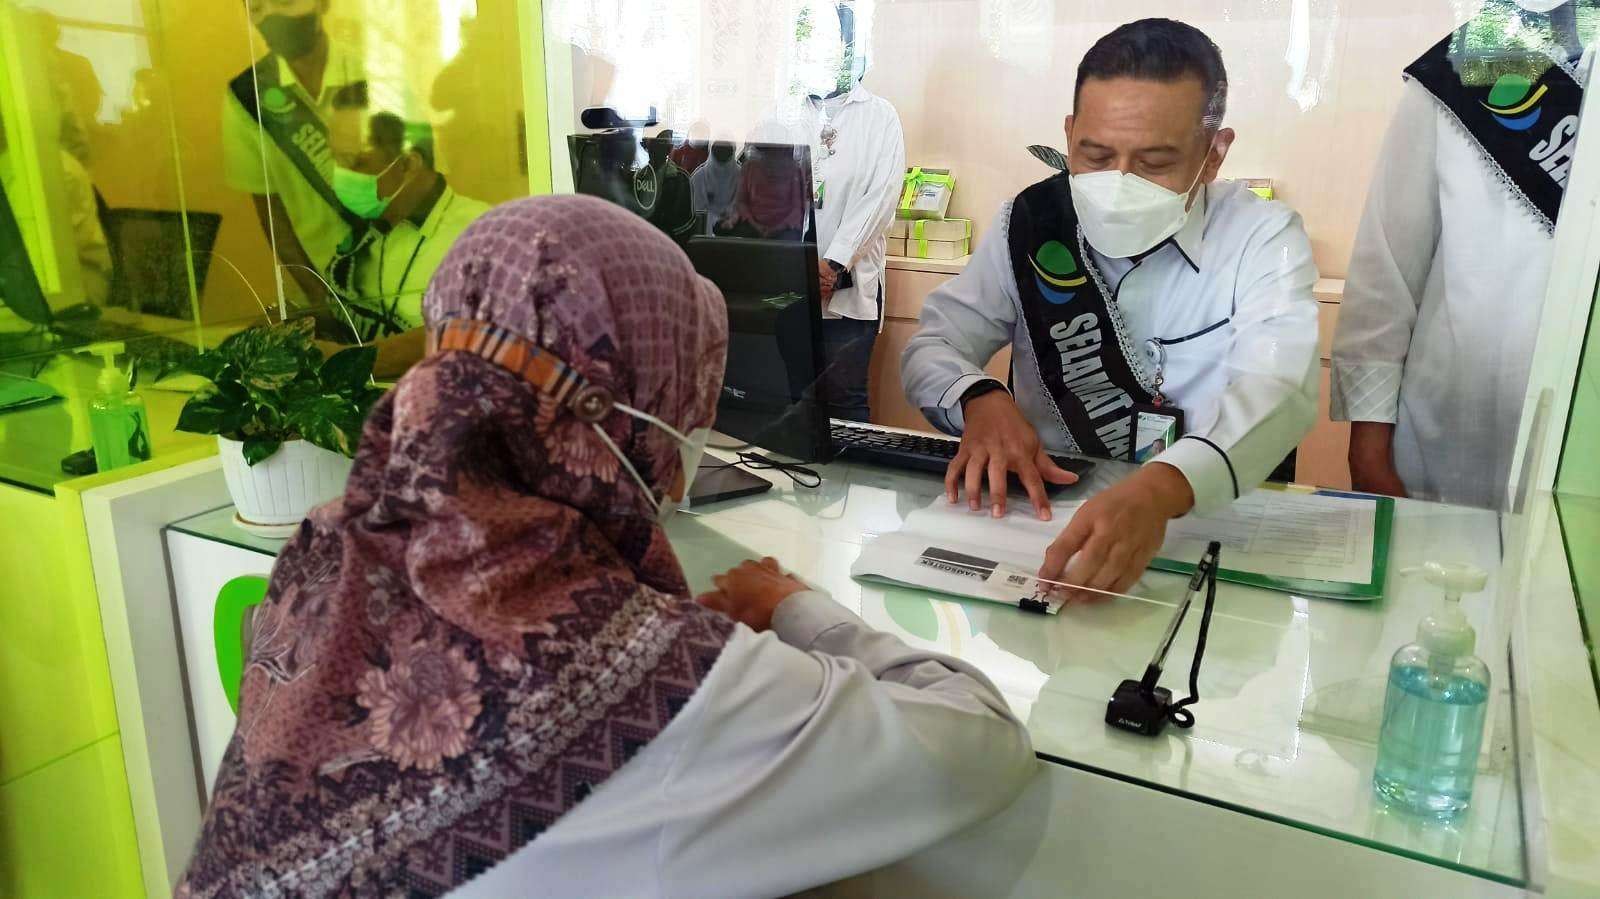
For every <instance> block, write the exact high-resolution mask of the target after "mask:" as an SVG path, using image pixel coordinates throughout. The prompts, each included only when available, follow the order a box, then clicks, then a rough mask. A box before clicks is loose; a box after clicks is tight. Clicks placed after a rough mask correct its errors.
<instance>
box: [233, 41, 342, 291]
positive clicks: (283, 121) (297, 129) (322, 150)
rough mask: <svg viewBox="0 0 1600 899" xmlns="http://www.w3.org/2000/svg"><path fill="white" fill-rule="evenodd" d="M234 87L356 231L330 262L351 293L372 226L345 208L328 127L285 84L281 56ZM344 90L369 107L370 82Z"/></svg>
mask: <svg viewBox="0 0 1600 899" xmlns="http://www.w3.org/2000/svg"><path fill="white" fill-rule="evenodd" d="M228 89H229V90H230V91H232V92H233V96H234V98H235V99H237V100H238V101H239V105H241V106H243V107H244V110H245V112H247V113H249V114H250V117H251V118H252V119H255V120H256V121H257V122H260V123H261V128H262V130H264V131H265V132H266V133H267V134H268V136H270V137H271V138H272V142H273V143H274V144H276V145H277V146H278V149H279V150H282V151H283V155H284V156H285V157H287V158H288V160H289V162H290V164H292V165H293V166H294V167H295V170H296V171H298V172H299V173H300V177H301V178H303V179H305V182H306V184H308V185H310V187H311V189H312V190H314V191H316V193H317V196H319V197H321V198H322V199H323V201H324V202H326V203H327V204H328V208H330V209H332V210H333V212H334V214H335V215H337V216H339V218H340V219H342V220H343V221H344V223H345V224H346V225H348V226H349V227H350V233H349V234H348V235H347V236H346V237H345V239H344V241H343V242H341V243H340V245H339V248H338V250H337V251H336V252H335V254H334V257H333V259H332V260H331V261H329V262H328V267H327V275H328V277H329V279H330V280H331V281H332V282H333V283H334V285H335V286H337V287H338V288H339V290H340V292H341V293H344V294H345V295H346V296H349V295H351V294H352V293H353V291H352V290H351V289H350V287H351V283H352V280H353V278H354V269H355V260H356V257H357V256H358V255H359V252H360V251H361V250H362V249H363V248H364V247H365V246H366V244H367V243H368V242H369V237H370V236H371V230H372V229H371V224H370V223H369V222H367V221H366V220H365V219H363V218H361V217H360V216H358V215H356V214H355V213H353V212H351V211H350V210H349V209H347V208H345V205H344V204H343V203H341V202H339V197H338V195H337V194H335V193H334V192H333V167H334V158H333V143H332V140H331V138H330V135H329V131H328V123H327V122H326V121H324V120H323V118H322V116H321V115H320V114H319V113H318V112H317V110H316V109H314V108H313V107H311V106H310V105H309V104H307V103H306V102H305V100H304V98H303V97H302V95H301V92H300V91H296V90H291V89H289V88H287V87H284V86H283V85H282V84H281V83H280V82H279V80H278V57H277V56H276V55H274V54H268V55H267V56H266V57H264V58H263V59H262V60H261V61H260V62H258V63H256V64H255V66H253V67H251V68H248V69H245V70H244V71H243V72H240V73H239V74H238V75H236V76H234V78H233V80H232V81H230V82H228ZM343 90H345V91H347V92H349V93H350V99H349V102H350V103H351V104H352V105H360V106H364V105H366V103H365V100H366V97H365V94H366V82H364V81H361V82H354V83H352V84H349V85H346V86H345V87H344V88H343ZM258 91H259V94H258ZM335 102H336V103H337V102H338V101H337V100H336V101H335Z"/></svg>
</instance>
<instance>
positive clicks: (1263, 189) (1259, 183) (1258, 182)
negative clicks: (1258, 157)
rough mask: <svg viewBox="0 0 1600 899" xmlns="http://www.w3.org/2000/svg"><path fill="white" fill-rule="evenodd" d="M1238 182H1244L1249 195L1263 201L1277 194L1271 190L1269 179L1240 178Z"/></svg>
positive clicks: (1270, 180)
mask: <svg viewBox="0 0 1600 899" xmlns="http://www.w3.org/2000/svg"><path fill="white" fill-rule="evenodd" d="M1240 180H1241V181H1243V182H1244V186H1245V187H1246V188H1247V189H1248V190H1249V191H1250V192H1251V193H1253V194H1255V195H1256V196H1258V197H1260V198H1261V199H1263V200H1270V199H1272V198H1273V197H1274V196H1276V195H1277V192H1276V191H1274V190H1273V189H1272V179H1271V178H1241V179H1240Z"/></svg>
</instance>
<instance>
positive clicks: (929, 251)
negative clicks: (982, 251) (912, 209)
mask: <svg viewBox="0 0 1600 899" xmlns="http://www.w3.org/2000/svg"><path fill="white" fill-rule="evenodd" d="M971 252H972V220H971V219H945V220H943V221H932V220H926V221H919V222H913V223H912V225H911V234H910V237H908V238H907V239H906V253H905V255H907V256H910V257H911V258H913V259H960V258H961V257H962V256H965V255H967V254H969V253H971Z"/></svg>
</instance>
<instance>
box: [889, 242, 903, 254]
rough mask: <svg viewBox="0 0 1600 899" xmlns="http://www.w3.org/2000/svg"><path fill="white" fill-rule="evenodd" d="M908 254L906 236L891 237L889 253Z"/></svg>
mask: <svg viewBox="0 0 1600 899" xmlns="http://www.w3.org/2000/svg"><path fill="white" fill-rule="evenodd" d="M905 254H906V239H905V238H904V237H891V238H889V255H890V256H904V255H905Z"/></svg>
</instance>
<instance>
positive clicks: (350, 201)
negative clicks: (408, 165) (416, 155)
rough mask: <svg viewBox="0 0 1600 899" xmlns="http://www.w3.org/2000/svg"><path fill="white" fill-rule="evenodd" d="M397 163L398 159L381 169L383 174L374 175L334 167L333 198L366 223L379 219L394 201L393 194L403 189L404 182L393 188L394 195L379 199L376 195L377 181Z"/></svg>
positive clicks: (338, 166)
mask: <svg viewBox="0 0 1600 899" xmlns="http://www.w3.org/2000/svg"><path fill="white" fill-rule="evenodd" d="M399 161H400V160H399V159H398V158H397V159H395V161H394V162H391V163H389V164H388V165H386V166H384V167H383V172H379V173H378V174H376V175H369V174H367V173H366V172H358V171H356V170H354V169H347V168H345V167H344V166H342V165H336V166H334V168H333V193H334V196H336V197H338V198H339V202H340V203H343V204H344V208H346V209H348V210H350V211H351V212H353V213H355V214H356V215H358V216H361V217H362V218H364V219H367V220H368V221H372V220H375V219H378V218H381V217H382V216H383V214H384V212H386V211H388V209H389V203H390V202H391V201H393V200H394V198H395V194H398V193H400V188H403V187H405V182H401V184H400V187H397V188H395V191H394V193H392V194H390V195H389V196H387V197H380V196H379V195H378V179H379V178H380V177H382V176H383V173H384V172H387V171H389V169H391V168H393V167H394V163H395V162H399Z"/></svg>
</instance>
